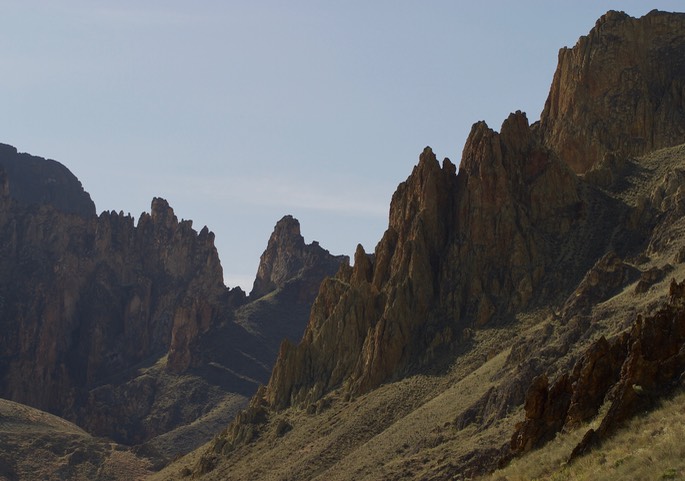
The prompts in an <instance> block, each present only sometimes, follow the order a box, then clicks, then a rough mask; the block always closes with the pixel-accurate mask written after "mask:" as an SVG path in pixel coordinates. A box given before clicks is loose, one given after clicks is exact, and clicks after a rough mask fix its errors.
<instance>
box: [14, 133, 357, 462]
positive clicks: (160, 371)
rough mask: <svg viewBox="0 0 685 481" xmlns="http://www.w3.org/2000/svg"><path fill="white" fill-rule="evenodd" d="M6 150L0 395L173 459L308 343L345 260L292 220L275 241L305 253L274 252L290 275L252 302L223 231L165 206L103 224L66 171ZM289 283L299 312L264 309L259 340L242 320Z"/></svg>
mask: <svg viewBox="0 0 685 481" xmlns="http://www.w3.org/2000/svg"><path fill="white" fill-rule="evenodd" d="M0 153H2V154H3V157H2V159H1V160H2V162H0V168H1V169H2V170H0V180H1V181H2V183H1V184H0V187H1V192H0V193H1V194H2V196H1V198H0V249H1V252H0V272H1V273H2V275H1V276H0V326H1V329H0V330H1V331H2V335H1V337H0V397H3V398H6V399H11V400H13V401H16V402H20V403H23V404H27V405H30V406H33V407H36V408H39V409H42V410H45V411H48V412H51V413H54V414H57V415H59V416H62V417H64V418H66V419H69V420H71V421H73V422H75V423H76V424H78V425H79V426H81V427H82V428H84V429H86V430H87V431H88V432H89V433H91V434H94V435H97V436H106V437H109V438H110V439H113V440H116V441H117V442H121V443H125V444H129V445H131V444H141V443H148V444H150V443H152V445H153V446H154V448H155V449H159V450H160V451H162V454H163V455H167V456H171V455H174V454H176V453H178V452H184V451H187V450H189V449H191V448H193V447H195V446H197V445H198V444H199V443H201V442H204V441H205V440H206V439H208V437H209V436H211V432H212V430H213V429H216V427H215V426H216V425H217V424H216V423H225V422H228V420H229V419H230V418H231V417H232V415H233V414H234V413H235V411H236V410H237V409H238V408H239V407H240V406H242V405H243V404H244V402H245V400H246V399H247V398H248V397H249V396H250V395H252V394H253V393H254V392H255V391H256V389H257V386H258V385H259V384H260V383H264V382H266V380H267V379H268V375H269V372H270V370H271V366H272V365H273V362H274V360H275V353H276V351H277V346H278V343H279V342H280V337H278V336H280V335H281V332H282V331H287V332H288V333H289V335H290V336H291V337H293V338H297V337H298V336H301V334H302V331H303V328H304V325H305V323H306V320H307V316H306V314H303V312H306V311H308V309H309V307H310V306H311V302H312V300H313V297H314V295H315V294H314V292H315V291H316V288H317V287H318V284H319V283H320V282H321V280H322V279H323V278H324V277H325V276H326V275H332V274H333V273H335V271H336V270H337V267H338V264H339V263H340V262H341V261H343V260H344V258H339V257H335V256H332V255H330V254H329V253H328V251H326V250H324V249H323V248H321V247H320V246H318V245H316V244H313V245H310V246H307V245H305V244H304V241H303V239H302V237H301V235H300V234H299V225H298V224H297V221H296V220H294V219H292V218H290V217H289V218H286V219H285V220H284V221H282V222H281V223H279V224H278V225H277V229H276V233H274V236H276V235H277V233H278V235H279V236H280V237H279V242H280V243H281V244H282V245H293V246H296V247H297V248H299V249H300V250H299V251H297V250H296V251H295V252H291V251H289V250H284V251H282V252H278V253H277V255H276V256H275V257H274V258H273V259H272V258H269V257H268V253H269V252H271V251H270V250H269V249H273V248H274V247H273V246H272V244H273V242H272V243H270V244H269V247H268V248H267V252H265V255H264V256H263V259H262V264H261V265H260V269H262V270H264V271H265V272H266V271H268V272H274V273H277V274H278V276H276V277H275V278H274V280H273V285H269V286H268V287H267V286H264V287H263V288H262V290H261V291H260V292H253V294H252V295H251V296H250V298H249V299H248V298H247V296H246V295H245V293H244V292H243V291H241V290H240V289H239V288H237V289H228V288H226V287H225V286H224V283H223V270H222V267H221V264H220V261H219V257H218V254H217V251H216V248H215V247H214V234H213V233H211V232H210V231H209V230H208V229H207V227H204V228H203V229H202V230H201V231H200V232H197V231H195V230H194V229H193V228H192V222H191V221H185V220H181V221H179V220H178V219H177V217H176V216H175V214H174V211H173V209H172V208H171V207H170V206H169V204H168V203H167V202H166V201H165V200H163V199H159V198H156V199H154V200H153V201H152V206H151V211H150V213H149V214H148V213H144V214H142V215H141V216H140V218H139V219H138V221H137V222H135V221H134V219H133V218H132V217H130V216H128V215H124V214H123V213H116V212H103V213H102V214H101V215H99V216H96V215H95V213H94V209H95V208H94V205H93V203H92V201H91V200H90V197H89V196H88V194H87V193H85V191H83V189H82V187H81V185H80V183H79V182H78V181H77V180H76V178H75V177H74V176H73V175H72V174H71V173H70V172H69V171H68V170H67V169H66V168H65V167H64V166H62V165H61V164H58V163H57V162H55V161H47V160H45V159H41V158H38V157H32V156H28V155H26V154H17V153H16V150H15V149H13V148H10V147H9V146H5V147H3V149H2V151H1V152H0ZM283 225H287V226H293V225H297V226H298V229H296V230H294V229H290V228H285V230H283V229H281V227H280V226H283ZM272 237H273V236H272ZM272 240H273V239H272ZM279 245H280V244H279ZM298 256H300V257H298ZM271 263H274V267H272V266H271ZM279 263H280V264H279ZM290 264H293V265H298V266H299V267H300V268H299V269H297V270H288V269H286V270H283V269H282V265H290ZM260 272H261V271H260ZM272 277H273V276H272ZM264 279H265V278H262V277H259V276H258V278H257V281H256V284H257V283H258V282H261V281H262V280H264ZM291 284H297V285H298V286H300V290H301V291H302V292H301V293H300V295H298V296H295V297H293V296H289V297H284V298H283V299H281V301H280V305H279V306H280V308H281V309H283V311H284V312H290V313H292V314H289V315H287V316H282V315H281V313H280V312H279V311H278V310H276V311H273V310H272V311H268V312H264V313H262V315H261V317H260V320H261V324H260V325H259V326H258V328H256V329H251V330H250V329H248V328H246V327H243V326H242V325H240V324H239V323H238V322H236V310H238V309H239V308H243V309H248V308H249V307H250V306H251V305H253V304H254V303H255V302H259V301H260V300H261V299H262V298H263V297H264V296H265V295H266V294H271V295H272V296H275V295H278V294H279V293H280V292H281V291H282V290H283V289H284V288H287V286H289V285H291ZM274 325H275V326H277V328H274V327H273V326H274ZM251 327H254V326H251ZM216 410H220V411H221V413H220V414H217V413H216V412H215V411H216ZM203 417H204V418H207V419H205V421H201V420H202V419H203ZM198 420H200V421H198ZM198 423H199V425H197V424H198ZM191 424H193V426H189V425H191ZM195 425H197V426H195ZM175 430H180V432H179V436H182V438H183V439H184V440H185V441H184V442H179V441H178V440H177V439H176V438H174V437H173V435H172V434H170V433H172V432H174V431H175ZM165 437H166V438H165ZM155 439H162V440H163V442H162V441H160V442H159V443H156V444H155V441H154V440H155Z"/></svg>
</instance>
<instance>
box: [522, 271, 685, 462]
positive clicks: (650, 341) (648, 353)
mask: <svg viewBox="0 0 685 481" xmlns="http://www.w3.org/2000/svg"><path fill="white" fill-rule="evenodd" d="M683 292H685V282H682V283H680V284H678V283H676V282H675V281H674V282H673V283H672V285H671V295H670V299H669V303H668V304H667V305H666V306H665V307H663V308H661V309H659V310H658V311H657V312H655V313H654V314H652V315H650V316H646V317H644V318H643V317H641V316H638V318H637V319H636V320H635V322H634V323H633V326H632V327H631V328H630V329H629V330H628V331H626V332H624V333H622V334H620V335H618V336H616V337H614V338H612V339H610V340H608V341H607V340H606V339H604V338H600V339H599V340H598V341H596V342H595V343H594V344H592V345H591V346H590V348H589V349H588V350H587V351H586V352H585V353H584V354H583V355H582V356H581V358H580V359H579V360H578V362H577V363H576V365H575V367H574V368H573V371H572V372H571V373H566V374H562V375H561V376H560V378H559V379H557V381H555V384H554V385H555V386H556V385H562V386H564V388H563V389H561V390H557V392H555V391H554V387H553V388H551V389H548V388H547V385H546V382H544V381H541V380H538V381H536V382H534V383H533V384H532V385H531V386H530V388H529V390H528V394H527V397H526V415H525V420H524V421H523V422H521V423H519V424H518V425H517V427H516V431H515V432H514V434H513V436H512V440H511V448H512V452H513V453H515V454H520V453H523V452H526V451H529V450H530V449H533V448H535V447H538V446H540V445H542V444H544V443H545V442H546V441H548V440H549V439H551V438H552V437H553V436H554V435H555V434H556V433H557V432H558V431H559V430H561V429H562V428H564V429H572V428H575V427H578V426H579V425H581V424H582V423H585V422H588V421H589V420H590V419H592V418H593V417H594V416H596V415H597V413H598V412H599V408H600V407H601V406H602V404H603V403H604V402H607V401H608V402H609V403H610V404H609V409H608V410H607V412H606V414H604V415H603V417H602V420H601V423H600V426H599V428H597V429H596V430H590V431H588V433H586V435H585V436H584V438H583V440H582V441H581V443H580V444H579V445H578V446H576V448H575V449H574V450H573V452H572V453H571V457H572V458H573V457H576V456H578V455H580V454H582V453H584V452H586V451H587V449H588V448H590V447H592V446H594V445H595V443H598V442H601V440H603V439H604V438H606V437H607V436H608V435H610V434H611V433H612V432H613V431H614V430H615V429H616V428H617V427H618V426H620V425H621V424H622V423H623V422H624V421H626V420H627V419H629V418H630V417H632V416H634V415H635V414H637V413H638V412H641V411H642V410H644V409H645V408H647V407H649V406H650V405H652V404H653V403H654V402H655V400H657V399H659V398H660V397H662V396H664V395H666V394H668V393H670V392H672V390H673V389H674V387H675V386H677V384H678V382H679V381H680V377H681V375H682V373H683V372H684V370H685V297H684V296H683Z"/></svg>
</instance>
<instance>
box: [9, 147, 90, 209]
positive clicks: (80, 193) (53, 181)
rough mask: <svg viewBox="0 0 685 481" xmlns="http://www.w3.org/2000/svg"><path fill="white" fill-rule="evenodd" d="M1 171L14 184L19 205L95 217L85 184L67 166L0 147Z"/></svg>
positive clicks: (12, 193)
mask: <svg viewBox="0 0 685 481" xmlns="http://www.w3.org/2000/svg"><path fill="white" fill-rule="evenodd" d="M0 169H1V170H2V171H4V172H5V174H6V175H7V178H8V180H9V184H8V189H9V185H10V184H11V187H12V188H11V191H8V193H9V195H10V196H11V197H12V198H13V199H14V200H15V201H17V202H19V203H21V204H24V205H29V204H49V205H52V206H53V207H55V208H57V209H58V210H60V211H62V212H69V213H72V214H79V215H81V216H83V217H92V216H95V204H94V203H93V201H92V200H91V198H90V195H88V192H86V191H85V190H83V186H82V185H81V182H79V180H78V179H77V178H76V176H75V175H74V174H72V173H71V171H69V169H67V168H66V167H65V166H63V165H62V164H60V163H59V162H57V161H54V160H48V159H43V158H42V157H35V156H33V155H29V154H24V153H21V154H20V153H19V152H17V149H15V148H14V147H12V146H11V145H6V144H0Z"/></svg>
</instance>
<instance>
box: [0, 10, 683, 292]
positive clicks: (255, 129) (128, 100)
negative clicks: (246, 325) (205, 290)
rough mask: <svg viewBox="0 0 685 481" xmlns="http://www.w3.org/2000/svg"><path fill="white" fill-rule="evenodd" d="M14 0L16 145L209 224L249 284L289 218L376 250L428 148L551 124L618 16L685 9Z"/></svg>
mask: <svg viewBox="0 0 685 481" xmlns="http://www.w3.org/2000/svg"><path fill="white" fill-rule="evenodd" d="M647 3H648V2H645V1H644V0H642V1H576V2H565V1H564V2H561V1H549V0H546V1H543V0H538V1H532V0H527V1H516V2H514V1H506V2H505V1H500V2H488V1H481V2H457V1H418V0H415V1H402V0H393V1H375V2H374V1H368V0H367V1H339V2H324V1H297V0H293V1H288V2H286V1H264V2H259V1H197V2H188V1H145V2H141V1H135V2H134V1H129V0H126V1H117V2H104V1H93V0H89V1H86V0H81V1H76V0H64V1H59V2H54V1H31V0H23V1H1V0H0V6H2V15H1V16H0V59H1V60H2V66H3V69H2V75H1V76H0V109H1V112H2V115H0V142H4V143H8V144H11V145H14V146H16V147H17V148H18V149H19V150H20V151H25V152H30V153H32V154H34V155H40V156H43V157H49V158H54V159H56V160H59V161H60V162H62V163H63V164H65V165H66V166H67V167H69V168H70V169H71V170H72V171H73V172H74V174H76V175H77V176H78V177H79V179H80V180H81V181H82V182H83V184H84V187H85V188H86V190H87V191H89V192H90V194H91V196H92V198H93V200H94V201H95V203H96V206H97V209H98V211H102V210H116V211H119V210H123V211H124V212H130V213H131V214H132V215H134V216H135V217H136V218H137V217H138V216H139V215H140V213H141V212H143V211H149V208H150V201H151V199H152V197H154V196H161V197H164V198H166V199H167V200H168V201H169V203H170V204H171V206H172V207H173V208H174V210H175V211H176V214H177V215H178V217H179V218H185V219H193V221H194V226H195V228H196V229H197V230H199V229H200V228H202V226H203V225H207V226H208V227H209V228H210V229H211V230H212V231H214V232H215V233H216V244H217V248H218V250H219V255H220V257H221V260H222V264H223V268H224V275H225V278H226V281H227V283H228V285H229V286H231V287H233V286H235V285H237V284H240V285H242V287H243V288H244V289H246V290H247V291H248V292H249V290H250V288H251V286H252V280H253V279H254V275H255V273H256V269H257V265H258V262H259V255H260V254H261V252H262V251H263V250H264V247H265V246H266V242H267V240H268V237H269V234H270V233H271V231H272V229H273V226H274V224H275V223H276V222H277V221H278V219H280V218H281V217H282V216H283V215H285V214H292V215H294V216H295V217H297V218H298V219H299V220H300V222H301V224H302V233H303V235H304V236H305V240H306V241H307V242H311V241H312V240H318V241H319V242H320V243H321V245H322V246H323V247H325V248H327V249H329V250H330V251H331V252H333V253H335V254H348V255H351V254H352V253H353V252H354V249H355V247H356V245H357V243H362V244H363V245H364V247H365V248H366V250H367V251H372V250H373V249H374V247H375V245H376V243H377V242H378V240H379V239H380V237H381V235H382V232H383V231H384V230H385V228H386V226H387V212H388V206H389V203H390V198H391V195H392V193H393V191H394V189H395V187H396V186H397V184H398V183H399V182H401V181H403V180H404V179H406V177H407V176H408V175H409V173H410V172H411V169H412V167H413V165H414V164H415V163H416V162H417V160H418V154H419V153H420V152H421V150H422V149H423V147H425V146H426V145H430V146H431V147H432V148H433V150H434V151H435V152H436V154H437V155H438V157H440V158H442V157H449V158H451V159H452V160H453V161H455V162H458V161H459V159H460V157H461V150H462V147H463V144H464V141H465V139H466V136H467V135H468V132H469V130H470V127H471V125H472V124H473V123H474V122H476V121H478V120H485V121H487V122H488V124H489V125H490V126H491V127H493V128H495V129H497V130H498V129H499V126H500V125H501V122H502V120H504V118H506V116H507V115H508V114H509V113H510V112H512V111H515V110H519V109H520V110H524V111H526V112H527V113H528V118H529V120H530V121H531V122H532V121H535V120H537V119H538V118H539V115H540V112H541V110H542V107H543V104H544V101H545V99H546V97H547V93H548V90H549V85H550V82H551V80H552V75H553V73H554V69H555V66H556V60H557V52H558V50H559V48H561V47H563V46H572V45H574V44H575V42H576V40H577V39H578V37H579V36H580V35H584V34H586V33H587V32H588V31H589V30H590V29H591V28H592V26H593V25H594V23H595V21H596V20H597V18H599V16H601V15H602V14H603V13H605V12H606V11H607V10H609V9H615V10H624V11H626V12H627V13H629V14H631V15H633V16H641V15H643V14H645V13H647V12H648V11H649V10H651V9H653V8H659V9H662V10H669V11H674V10H683V3H682V0H681V1H653V2H649V5H648V6H646V4H647Z"/></svg>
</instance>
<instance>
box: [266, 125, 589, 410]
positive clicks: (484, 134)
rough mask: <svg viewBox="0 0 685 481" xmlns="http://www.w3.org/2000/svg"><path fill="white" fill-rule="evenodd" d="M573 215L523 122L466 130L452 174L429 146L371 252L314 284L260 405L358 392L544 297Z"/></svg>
mask: <svg viewBox="0 0 685 481" xmlns="http://www.w3.org/2000/svg"><path fill="white" fill-rule="evenodd" d="M582 213H583V201H582V199H581V195H580V191H579V184H578V181H577V179H576V177H575V175H574V174H573V172H572V171H571V170H570V169H569V168H568V167H567V166H566V165H565V164H564V163H562V162H561V161H560V160H559V159H558V158H557V157H556V156H555V155H554V154H553V153H552V152H550V151H549V150H548V149H546V148H545V147H544V146H543V145H542V144H541V142H540V141H539V139H538V138H537V136H536V133H535V131H533V130H532V129H531V128H530V126H529V125H528V121H527V119H526V116H525V114H522V113H520V112H517V113H515V114H512V115H511V116H510V117H509V118H508V119H507V120H506V121H505V122H504V124H503V125H502V129H501V133H497V132H495V131H493V130H491V129H489V128H488V126H487V125H485V124H484V123H482V122H480V123H477V124H475V125H474V127H473V129H472V131H471V135H470V136H469V139H468V141H467V143H466V147H465V148H464V153H463V158H462V162H461V169H460V170H459V172H458V173H457V169H456V167H455V166H454V164H452V162H450V161H449V160H448V159H445V160H444V161H443V163H442V165H440V164H439V163H438V161H437V159H436V157H435V155H434V154H433V152H432V151H431V149H429V148H426V149H425V150H424V152H423V153H422V154H421V156H420V159H419V163H418V165H417V166H416V167H415V168H414V171H413V172H412V174H411V175H410V176H409V178H408V179H407V180H406V181H405V182H403V183H402V184H400V186H399V187H398V189H397V191H396V192H395V194H394V196H393V199H392V203H391V207H390V216H389V226H388V229H387V231H386V232H385V234H384V236H383V238H382V239H381V241H380V242H379V243H378V246H377V247H376V251H375V253H374V254H373V255H368V254H366V253H365V252H364V250H363V248H362V247H361V246H359V247H358V248H357V252H356V254H355V262H354V267H353V268H350V267H346V268H343V269H341V270H340V272H339V273H338V275H337V276H336V277H335V278H334V279H331V280H329V281H327V282H325V283H324V284H323V285H322V288H321V293H320V295H319V297H318V298H317V300H316V301H315V303H314V307H313V309H312V314H311V318H310V322H309V326H308V327H307V331H306V332H305V336H304V339H303V341H302V343H301V344H300V345H299V346H293V345H291V344H289V343H286V344H284V345H283V346H282V348H281V353H280V356H279V360H278V362H277V364H276V367H275V369H274V372H273V375H272V378H271V381H270V383H269V385H268V388H267V391H266V396H267V399H268V401H269V403H271V404H272V405H273V406H276V407H284V406H287V405H289V404H291V403H300V402H312V401H315V400H316V399H318V398H319V397H320V396H321V395H322V394H324V393H325V392H327V391H328V390H330V389H332V388H334V387H336V386H344V387H345V388H346V389H348V390H349V392H350V393H352V394H359V393H363V392H366V391H368V390H369V389H372V388H374V387H377V386H378V385H379V384H380V383H382V382H384V381H387V380H389V379H392V378H393V377H395V376H397V375H401V374H402V373H403V372H405V371H406V369H408V368H410V366H420V365H422V364H425V363H426V362H428V361H430V360H432V359H434V357H435V356H436V355H437V354H439V353H440V352H445V350H449V349H452V348H453V347H454V346H455V345H457V344H458V343H459V342H460V341H461V339H462V332H463V330H464V329H465V328H467V327H473V326H483V325H487V324H489V323H492V322H498V321H503V320H506V319H507V318H508V316H510V315H511V314H512V313H513V312H515V311H516V310H517V309H520V308H522V307H524V306H527V305H529V304H530V303H531V302H533V301H534V300H536V299H539V297H540V296H541V295H544V294H543V293H542V291H541V289H540V286H541V284H542V282H543V279H545V278H546V276H547V274H548V273H549V271H550V266H552V265H553V264H554V259H555V256H557V255H558V254H559V253H560V252H562V251H563V249H561V250H560V249H559V248H558V247H559V245H558V244H560V243H563V242H564V238H567V239H568V238H569V237H568V236H567V234H568V232H569V230H570V229H572V228H573V227H574V225H576V224H579V223H582V222H584V219H583V214H582ZM548 287H550V286H548Z"/></svg>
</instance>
